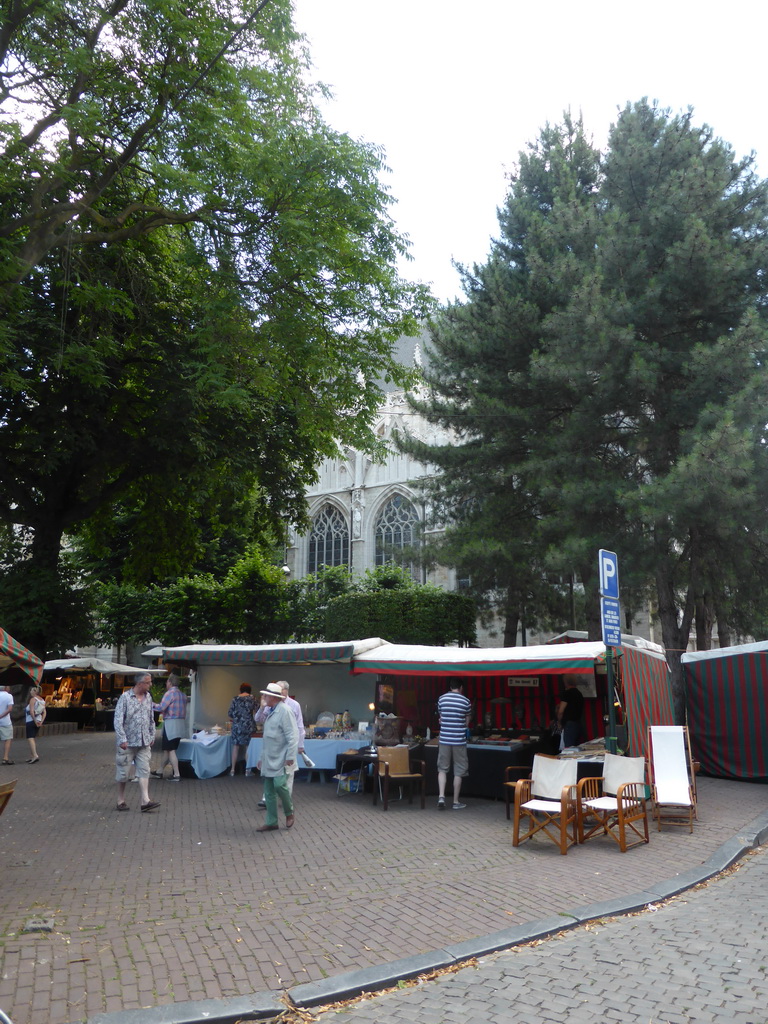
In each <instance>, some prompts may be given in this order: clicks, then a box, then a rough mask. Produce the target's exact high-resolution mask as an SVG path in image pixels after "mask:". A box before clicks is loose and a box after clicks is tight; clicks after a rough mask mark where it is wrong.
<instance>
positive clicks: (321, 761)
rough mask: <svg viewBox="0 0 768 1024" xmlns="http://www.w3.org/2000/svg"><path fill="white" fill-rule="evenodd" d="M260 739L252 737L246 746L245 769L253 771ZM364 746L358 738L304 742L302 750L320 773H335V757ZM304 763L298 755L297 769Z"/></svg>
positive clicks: (259, 749) (363, 742)
mask: <svg viewBox="0 0 768 1024" xmlns="http://www.w3.org/2000/svg"><path fill="white" fill-rule="evenodd" d="M262 742H263V741H262V739H261V737H260V736H259V737H256V736H254V737H253V738H252V739H251V742H250V743H249V744H248V751H247V753H246V756H245V766H246V768H251V769H255V768H256V765H257V763H258V761H259V758H260V757H261V745H262ZM364 746H366V742H365V738H364V737H362V736H361V737H360V738H359V739H357V740H351V739H346V740H304V749H305V750H306V752H307V756H308V757H309V758H310V759H311V760H312V761H314V763H315V768H318V769H320V770H321V771H334V772H335V771H336V755H337V754H343V753H345V752H346V751H347V750H353V749H357V748H359V747H364ZM303 765H304V762H303V761H302V759H301V755H299V768H302V767H303Z"/></svg>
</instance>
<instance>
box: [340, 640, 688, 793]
mask: <svg viewBox="0 0 768 1024" xmlns="http://www.w3.org/2000/svg"><path fill="white" fill-rule="evenodd" d="M622 639H623V641H624V643H623V646H622V647H620V648H617V649H616V650H615V652H614V653H615V655H616V657H617V662H618V669H617V684H618V685H617V696H618V699H619V702H620V708H619V710H620V712H621V713H622V714H621V717H622V719H623V722H624V726H625V732H626V746H627V750H628V751H629V752H630V753H634V752H635V751H636V752H637V753H638V754H639V755H642V753H643V752H644V749H645V735H646V730H647V726H648V725H649V724H651V723H653V724H658V725H663V724H672V722H673V718H672V700H671V690H670V686H669V680H668V673H667V665H666V659H665V658H664V654H663V651H662V650H661V648H659V647H658V646H657V645H655V644H651V643H649V642H648V641H642V640H641V639H640V638H630V637H623V638H622ZM556 641H557V642H555V643H550V644H542V645H537V646H533V647H516V648H515V647H513V648H486V649H474V648H451V647H419V646H407V645H399V644H387V645H384V646H381V647H378V648H375V649H373V650H370V651H368V652H364V653H362V654H360V655H358V656H357V657H355V659H354V661H353V665H352V672H353V673H354V674H372V675H375V676H376V677H377V708H378V706H380V705H381V704H384V703H386V705H387V706H388V707H391V708H392V713H394V714H395V715H396V716H397V717H398V718H399V719H400V720H402V721H409V720H410V721H411V722H412V723H413V724H412V729H411V731H412V732H414V733H415V734H417V735H424V736H425V737H426V735H427V730H429V733H432V732H435V731H436V730H437V727H438V721H437V712H436V706H437V699H438V697H439V695H440V694H441V693H443V692H444V691H445V690H446V688H447V683H448V680H449V679H455V678H460V679H461V680H462V682H463V683H464V692H465V694H466V696H467V697H468V698H469V700H470V701H471V702H472V705H473V714H472V722H471V725H470V734H471V735H470V742H469V746H468V753H469V764H470V779H468V780H467V783H466V785H467V789H466V790H464V789H462V792H466V793H467V795H473V793H474V791H475V788H476V789H477V793H476V795H498V793H497V791H498V790H499V788H500V786H501V780H502V777H503V773H504V768H505V767H506V766H507V765H512V764H519V765H525V764H530V763H531V761H532V758H533V754H534V753H536V752H537V751H539V750H547V749H550V750H551V749H552V741H551V736H550V727H551V724H552V722H553V720H554V718H555V709H556V706H557V703H558V701H559V697H560V695H561V694H562V692H563V690H564V689H565V688H567V687H576V688H578V689H579V690H580V691H581V693H582V695H583V696H584V726H585V733H586V734H585V740H593V739H595V738H597V737H601V736H604V735H605V725H604V719H605V716H606V714H607V710H608V708H607V701H608V692H607V676H606V671H605V654H606V648H605V645H604V644H602V643H600V642H588V641H585V640H579V639H573V638H571V637H567V639H564V638H563V637H560V638H556ZM433 749H434V746H433V745H430V744H428V745H427V747H426V749H425V755H426V757H427V760H428V763H430V762H431V761H432V760H434V759H435V758H436V754H435V755H434V757H433V756H432V754H431V753H430V751H431V750H433ZM429 774H430V776H431V775H432V774H433V772H430V773H429ZM473 774H474V777H475V778H474V781H471V777H472V775H473ZM473 787H474V788H473Z"/></svg>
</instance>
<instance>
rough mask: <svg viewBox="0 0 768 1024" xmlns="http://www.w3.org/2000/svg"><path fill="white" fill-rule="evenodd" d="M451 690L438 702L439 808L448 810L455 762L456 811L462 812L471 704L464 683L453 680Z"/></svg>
mask: <svg viewBox="0 0 768 1024" xmlns="http://www.w3.org/2000/svg"><path fill="white" fill-rule="evenodd" d="M449 686H450V690H449V691H448V693H444V694H443V695H442V697H441V698H440V699H439V700H438V702H437V713H438V715H439V716H440V742H439V746H438V750H437V785H438V791H439V793H440V796H439V797H438V801H437V806H438V809H439V810H441V811H444V810H445V786H446V783H447V781H448V772H449V770H450V768H451V762H453V810H454V811H462V810H463V809H464V808H465V807H466V806H467V805H466V804H461V803H459V794H460V792H461V780H462V779H463V778H464V776H465V775H466V774H467V773H468V771H469V765H468V762H467V726H468V725H469V715H470V712H471V710H472V705H471V704H470V703H469V701H468V700H467V698H466V697H465V696H464V694H463V693H462V692H461V691H462V689H463V686H462V683H461V682H460V681H459V680H458V679H454V680H452V681H451V682H450V683H449Z"/></svg>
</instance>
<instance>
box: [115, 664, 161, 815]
mask: <svg viewBox="0 0 768 1024" xmlns="http://www.w3.org/2000/svg"><path fill="white" fill-rule="evenodd" d="M151 685H152V676H151V675H150V674H149V672H142V673H140V674H139V675H137V676H134V683H133V689H132V690H126V692H125V693H124V694H122V696H121V697H120V698H119V699H118V702H117V705H116V707H115V741H116V744H117V749H116V753H115V781H116V782H117V810H118V811H127V810H129V807H128V804H127V803H126V802H125V784H126V782H127V780H128V769H129V768H130V765H131V762H132V761H133V762H134V764H135V766H136V778H137V780H138V783H139V793H140V794H141V809H142V811H152V810H154V809H155V807H159V806H160V804H159V803H158V802H157V801H156V800H150V798H149V758H150V753H151V750H152V744H153V743H154V742H155V716H154V711H153V707H152V697H151V696H150V693H149V688H150V687H151Z"/></svg>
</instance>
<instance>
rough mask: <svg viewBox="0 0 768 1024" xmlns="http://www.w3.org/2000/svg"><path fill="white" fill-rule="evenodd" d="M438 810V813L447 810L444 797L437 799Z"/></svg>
mask: <svg viewBox="0 0 768 1024" xmlns="http://www.w3.org/2000/svg"><path fill="white" fill-rule="evenodd" d="M437 809H438V811H444V810H445V797H444V796H441V797H438V799H437Z"/></svg>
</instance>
